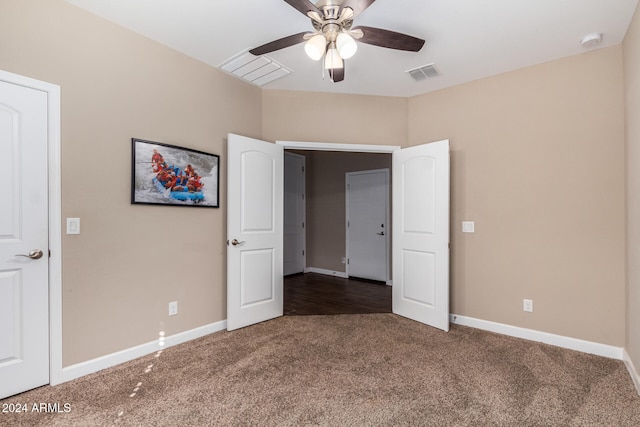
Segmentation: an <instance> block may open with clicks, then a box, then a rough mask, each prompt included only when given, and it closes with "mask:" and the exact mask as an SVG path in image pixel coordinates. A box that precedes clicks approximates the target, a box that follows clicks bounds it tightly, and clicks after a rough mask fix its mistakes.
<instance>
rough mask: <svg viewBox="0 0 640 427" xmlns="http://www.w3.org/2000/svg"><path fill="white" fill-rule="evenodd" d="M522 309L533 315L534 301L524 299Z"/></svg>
mask: <svg viewBox="0 0 640 427" xmlns="http://www.w3.org/2000/svg"><path fill="white" fill-rule="evenodd" d="M522 309H523V310H524V311H527V312H529V313H533V300H531V299H523V300H522Z"/></svg>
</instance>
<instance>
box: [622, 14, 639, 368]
mask: <svg viewBox="0 0 640 427" xmlns="http://www.w3.org/2000/svg"><path fill="white" fill-rule="evenodd" d="M623 46H624V82H625V112H626V114H625V116H626V121H625V124H626V126H625V130H626V150H627V151H626V159H627V343H626V349H627V352H628V353H629V356H630V357H631V360H632V361H633V364H634V365H635V367H636V369H640V224H639V223H638V219H639V218H640V9H637V10H636V13H635V16H634V18H633V21H632V22H631V27H630V28H629V31H628V32H627V36H626V37H625V39H624V44H623Z"/></svg>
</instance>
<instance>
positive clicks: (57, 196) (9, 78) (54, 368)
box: [0, 70, 64, 385]
mask: <svg viewBox="0 0 640 427" xmlns="http://www.w3.org/2000/svg"><path fill="white" fill-rule="evenodd" d="M0 81H3V82H6V83H10V84H15V85H18V86H23V87H26V88H30V89H34V90H39V91H42V92H45V93H46V94H47V112H48V120H47V140H48V141H47V147H48V150H47V151H48V153H47V156H48V158H47V162H48V168H49V171H48V177H47V178H48V182H49V184H48V186H49V189H48V195H49V200H48V203H49V211H48V214H49V236H48V238H49V251H50V254H49V384H50V385H56V384H60V383H62V382H64V378H63V371H62V191H61V189H62V187H61V179H60V175H61V168H60V117H61V114H60V113H61V108H60V86H58V85H55V84H52V83H47V82H44V81H41V80H36V79H32V78H30V77H25V76H21V75H18V74H13V73H10V72H7V71H3V70H0Z"/></svg>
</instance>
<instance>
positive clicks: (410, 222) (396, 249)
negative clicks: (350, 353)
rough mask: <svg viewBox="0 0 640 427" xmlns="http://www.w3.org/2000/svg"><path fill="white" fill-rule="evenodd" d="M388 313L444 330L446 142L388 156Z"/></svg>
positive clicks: (446, 299) (446, 321)
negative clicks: (390, 194)
mask: <svg viewBox="0 0 640 427" xmlns="http://www.w3.org/2000/svg"><path fill="white" fill-rule="evenodd" d="M392 167H393V177H392V178H393V179H392V181H393V243H392V253H393V312H394V313H396V314H399V315H401V316H405V317H408V318H410V319H413V320H416V321H418V322H422V323H426V324H428V325H431V326H434V327H436V328H439V329H442V330H445V331H448V330H449V141H448V140H445V141H439V142H434V143H431V144H424V145H418V146H415V147H410V148H405V149H402V150H397V151H394V152H393V162H392Z"/></svg>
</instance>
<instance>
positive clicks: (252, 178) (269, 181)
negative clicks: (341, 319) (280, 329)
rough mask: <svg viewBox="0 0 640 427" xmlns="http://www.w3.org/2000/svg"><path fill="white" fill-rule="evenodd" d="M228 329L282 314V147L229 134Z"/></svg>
mask: <svg viewBox="0 0 640 427" xmlns="http://www.w3.org/2000/svg"><path fill="white" fill-rule="evenodd" d="M228 153H229V160H228V162H227V169H228V170H227V188H228V191H227V233H228V234H227V330H229V331H231V330H234V329H238V328H242V327H245V326H249V325H253V324H254V323H258V322H263V321H265V320H269V319H273V318H274V317H279V316H282V312H283V280H282V272H283V270H282V259H283V258H282V221H283V209H284V206H283V185H284V182H283V176H284V173H283V171H284V150H283V148H282V146H280V145H276V144H272V143H270V142H265V141H259V140H257V139H252V138H247V137H245V136H241V135H234V134H229V141H228Z"/></svg>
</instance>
